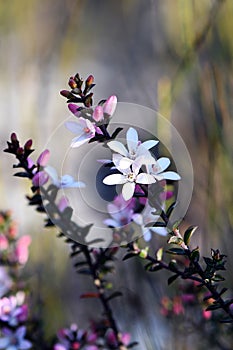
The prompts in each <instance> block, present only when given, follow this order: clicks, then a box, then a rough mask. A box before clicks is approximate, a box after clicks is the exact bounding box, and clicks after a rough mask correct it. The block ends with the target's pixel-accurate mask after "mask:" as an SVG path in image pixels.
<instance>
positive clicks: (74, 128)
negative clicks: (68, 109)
mask: <svg viewBox="0 0 233 350" xmlns="http://www.w3.org/2000/svg"><path fill="white" fill-rule="evenodd" d="M65 127H66V128H67V129H68V130H70V131H71V132H72V133H73V134H77V135H81V134H82V133H83V125H81V123H77V122H66V123H65Z"/></svg>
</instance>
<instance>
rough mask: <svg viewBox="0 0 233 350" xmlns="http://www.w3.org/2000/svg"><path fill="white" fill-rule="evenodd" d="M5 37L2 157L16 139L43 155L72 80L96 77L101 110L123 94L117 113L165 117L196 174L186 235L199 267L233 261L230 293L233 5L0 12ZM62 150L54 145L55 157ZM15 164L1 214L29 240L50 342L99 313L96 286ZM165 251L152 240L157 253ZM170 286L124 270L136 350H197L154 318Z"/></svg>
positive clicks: (67, 0) (167, 1)
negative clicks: (210, 260) (224, 258)
mask: <svg viewBox="0 0 233 350" xmlns="http://www.w3.org/2000/svg"><path fill="white" fill-rule="evenodd" d="M0 31H1V37H0V74H1V75H0V76H1V79H0V115H1V118H0V130H1V148H2V149H3V148H4V147H5V142H6V140H7V139H8V138H9V135H10V133H11V132H12V131H15V132H17V134H18V135H19V137H20V139H21V140H22V141H24V140H26V139H28V138H31V137H32V138H33V140H34V147H35V148H36V150H37V151H36V153H35V156H36V155H39V153H40V151H41V150H43V148H44V146H45V144H46V142H47V140H48V138H49V137H50V135H51V133H52V132H53V131H54V129H55V128H56V127H57V125H59V123H61V122H62V121H63V120H64V118H67V116H68V115H69V114H68V111H67V106H66V104H65V99H64V98H62V97H61V96H60V95H59V90H61V89H64V88H66V87H67V80H68V78H69V76H70V75H73V74H75V73H76V72H79V73H80V75H81V76H82V77H83V78H86V77H87V76H88V75H89V74H93V75H94V77H95V82H96V83H97V88H96V89H95V101H96V102H97V101H98V100H100V99H102V98H106V97H108V96H109V95H111V94H116V95H117V96H118V100H119V101H121V102H133V103H137V104H140V105H143V106H146V107H150V108H153V109H155V110H158V111H159V112H160V113H162V114H163V116H164V117H166V118H167V119H168V120H170V121H171V122H172V123H173V125H174V126H175V127H176V128H177V130H178V132H179V133H180V135H181V137H182V138H183V140H184V141H185V143H186V146H187V148H188V150H189V152H190V155H191V159H192V162H193V171H194V192H193V198H192V202H191V205H190V208H189V211H188V214H187V216H186V219H185V221H184V227H185V226H188V225H190V224H194V225H198V227H199V229H198V231H197V233H196V237H195V241H194V245H195V244H196V245H199V246H200V248H201V251H202V253H203V255H204V256H206V255H208V254H209V251H210V248H217V247H219V248H221V250H222V251H224V253H226V254H227V255H228V263H227V273H226V277H227V281H226V286H227V287H231V288H233V282H232V273H233V258H232V248H233V239H232V234H233V232H232V226H233V214H232V209H233V203H232V201H233V186H232V182H233V175H232V174H233V165H232V155H233V137H232V135H233V120H232V107H233V100H232V88H233V71H232V66H233V62H232V57H233V40H232V32H233V2H232V1H231V0H225V1H224V0H215V1H214V0H203V1H199V0H174V1H171V0H118V1H114V0H98V1H94V0H56V1H55V0H46V1H45V0H42V1H39V0H21V1H19V0H11V1H4V0H1V1H0ZM61 147H62V143H61V142H60V140H59V141H58V145H57V155H58V157H59V148H61ZM12 164H13V160H12V159H9V156H8V155H7V154H2V156H1V163H0V166H1V173H0V176H1V178H0V180H1V182H0V193H1V209H8V208H10V209H12V210H13V213H14V217H15V218H16V220H17V221H18V223H19V225H20V232H21V233H22V234H23V233H30V234H31V235H32V236H33V243H32V246H31V262H29V263H28V266H27V268H26V271H25V273H26V275H27V278H28V280H29V282H30V283H31V286H32V288H33V297H34V299H35V300H37V298H38V301H39V299H40V302H42V304H43V308H42V309H41V312H42V317H43V319H44V322H45V329H46V335H47V336H48V337H50V336H51V335H52V334H54V333H55V332H56V330H57V329H58V328H59V327H61V326H64V325H68V324H69V323H70V322H73V321H76V322H77V323H79V324H80V326H82V327H84V326H85V325H86V324H87V322H88V320H89V319H90V318H91V317H92V316H93V308H95V310H98V308H99V305H98V302H97V301H90V302H89V301H85V300H84V301H80V300H79V295H80V294H81V293H82V292H84V291H85V290H87V289H88V288H92V287H91V283H87V282H86V280H87V278H84V279H83V278H82V279H80V278H79V276H77V275H76V274H75V273H74V272H73V270H72V264H71V262H70V261H69V259H68V248H67V246H66V245H65V244H64V243H63V242H62V241H61V240H58V239H57V238H56V232H55V231H54V232H53V231H52V232H50V231H48V230H45V229H43V228H42V227H43V221H42V217H41V216H40V215H39V214H38V213H35V212H34V211H33V209H32V208H28V207H27V202H26V200H25V193H29V192H30V188H29V186H28V184H27V182H25V181H24V180H17V179H15V178H13V177H12V176H11V175H12V170H11V165H12ZM163 243H164V240H163V239H160V238H158V237H157V238H155V240H154V242H153V245H154V247H159V246H161V245H163ZM166 278H167V274H166V272H164V273H163V272H160V273H158V274H154V275H152V274H150V275H148V274H145V273H143V268H142V266H141V263H139V262H138V261H137V262H136V260H134V261H130V262H129V263H123V262H119V264H118V268H117V272H116V274H115V276H114V281H115V283H117V284H118V285H119V288H120V289H121V290H122V291H123V293H124V297H123V299H122V300H121V301H118V304H117V308H116V314H117V318H118V321H119V323H120V325H121V327H122V329H124V328H125V329H127V330H129V331H131V332H132V334H133V338H134V339H136V340H138V341H140V344H141V345H140V346H139V347H138V348H140V349H148V350H150V349H158V350H159V349H169V350H170V349H171V350H173V349H179V350H180V349H199V348H200V349H201V345H200V347H199V345H198V344H199V343H200V339H201V338H202V335H201V333H200V331H197V332H196V334H192V335H190V336H189V337H188V336H187V337H185V338H183V337H182V336H180V337H179V336H177V332H178V329H176V324H175V323H174V324H170V323H169V324H168V323H167V321H166V320H164V319H163V318H162V316H161V315H160V314H159V309H160V298H161V297H162V296H163V295H164V294H167V293H172V289H170V290H169V291H168V290H167V287H166ZM88 305H89V306H88ZM96 312H97V311H95V313H96ZM193 339H195V342H194V343H195V346H194V347H193V345H192V344H191V343H193ZM174 344H175V345H174Z"/></svg>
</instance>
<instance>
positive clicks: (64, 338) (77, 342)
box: [53, 324, 99, 350]
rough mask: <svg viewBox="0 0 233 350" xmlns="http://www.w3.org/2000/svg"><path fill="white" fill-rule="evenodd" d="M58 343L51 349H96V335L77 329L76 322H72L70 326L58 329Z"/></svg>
mask: <svg viewBox="0 0 233 350" xmlns="http://www.w3.org/2000/svg"><path fill="white" fill-rule="evenodd" d="M57 336H58V341H59V342H58V343H56V344H55V345H54V347H53V350H70V349H73V350H76V349H77V350H78V349H80V350H81V349H82V350H98V349H99V348H98V347H97V345H96V341H97V338H98V335H97V334H96V333H95V332H94V331H93V332H86V331H84V330H83V329H79V328H78V326H77V325H76V324H72V325H71V326H70V328H63V329H61V330H59V331H58V334H57Z"/></svg>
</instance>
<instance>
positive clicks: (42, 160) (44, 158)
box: [37, 149, 50, 166]
mask: <svg viewBox="0 0 233 350" xmlns="http://www.w3.org/2000/svg"><path fill="white" fill-rule="evenodd" d="M49 157H50V152H49V150H48V149H46V150H44V151H43V152H42V153H41V154H40V156H39V157H38V159H37V164H38V165H40V166H46V165H47V163H48V161H49Z"/></svg>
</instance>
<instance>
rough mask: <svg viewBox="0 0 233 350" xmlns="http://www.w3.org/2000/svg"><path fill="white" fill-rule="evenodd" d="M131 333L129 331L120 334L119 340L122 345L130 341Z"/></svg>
mask: <svg viewBox="0 0 233 350" xmlns="http://www.w3.org/2000/svg"><path fill="white" fill-rule="evenodd" d="M130 338H131V335H130V334H129V333H123V334H122V336H121V341H122V343H123V344H124V345H126V346H127V345H128V344H129V342H130Z"/></svg>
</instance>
